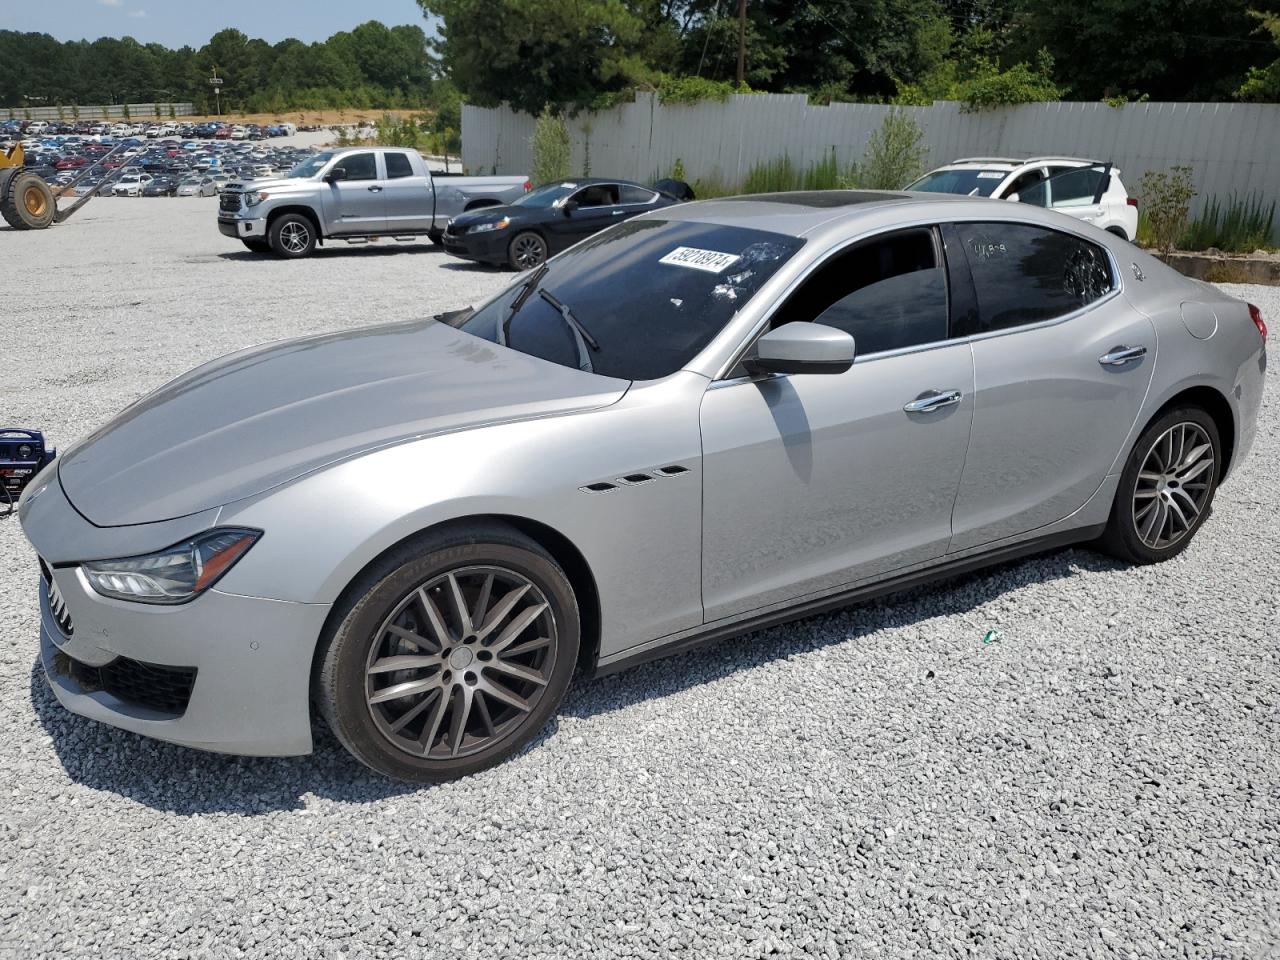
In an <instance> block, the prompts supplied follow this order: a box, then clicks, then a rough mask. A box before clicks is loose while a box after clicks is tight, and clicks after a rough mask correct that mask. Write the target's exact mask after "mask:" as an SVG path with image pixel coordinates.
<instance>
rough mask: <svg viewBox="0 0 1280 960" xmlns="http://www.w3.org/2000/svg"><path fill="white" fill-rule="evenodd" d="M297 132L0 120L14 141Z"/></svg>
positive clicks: (278, 127) (257, 136)
mask: <svg viewBox="0 0 1280 960" xmlns="http://www.w3.org/2000/svg"><path fill="white" fill-rule="evenodd" d="M297 132H298V128H297V127H296V126H294V125H293V124H292V123H272V124H256V123H228V122H224V121H220V120H209V121H205V122H204V123H182V122H179V121H177V120H170V121H168V122H167V123H162V122H159V121H157V122H154V123H134V122H132V121H129V120H118V121H115V122H108V121H99V122H96V123H95V122H93V121H89V120H77V121H75V122H68V121H61V120H17V119H9V120H3V121H0V140H2V139H6V138H7V139H11V140H17V139H21V138H24V137H47V136H56V135H63V136H92V137H107V136H109V137H117V138H123V137H145V138H147V139H151V140H158V139H160V138H161V137H182V138H184V139H197V140H266V139H267V138H269V137H289V136H293V134H295V133H297Z"/></svg>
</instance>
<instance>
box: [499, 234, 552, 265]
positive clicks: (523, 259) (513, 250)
mask: <svg viewBox="0 0 1280 960" xmlns="http://www.w3.org/2000/svg"><path fill="white" fill-rule="evenodd" d="M546 259H547V241H545V240H543V239H542V237H540V236H539V235H538V234H536V233H534V232H533V231H532V230H526V231H525V232H524V233H517V234H516V235H515V236H514V237H512V238H511V243H510V245H509V246H508V247H507V262H508V263H509V264H511V269H513V270H532V269H533V268H534V267H540V266H542V263H543V261H544V260H546Z"/></svg>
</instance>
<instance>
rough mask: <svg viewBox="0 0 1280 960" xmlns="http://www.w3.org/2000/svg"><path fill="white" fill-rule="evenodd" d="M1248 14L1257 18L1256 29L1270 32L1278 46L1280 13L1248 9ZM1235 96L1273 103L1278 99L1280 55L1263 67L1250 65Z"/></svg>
mask: <svg viewBox="0 0 1280 960" xmlns="http://www.w3.org/2000/svg"><path fill="white" fill-rule="evenodd" d="M1249 16H1251V17H1254V18H1255V19H1256V20H1258V21H1259V22H1260V23H1261V26H1260V27H1258V30H1259V31H1260V32H1265V33H1268V34H1270V35H1271V39H1272V40H1274V41H1275V43H1276V46H1277V47H1280V15H1278V14H1273V13H1263V12H1262V11H1260V10H1250V11H1249ZM1236 96H1237V97H1239V98H1240V99H1241V100H1266V101H1270V102H1273V103H1274V102H1275V101H1277V100H1280V57H1277V58H1276V59H1275V60H1272V61H1271V62H1270V63H1269V64H1267V65H1266V66H1265V67H1250V68H1249V75H1248V76H1247V77H1246V78H1245V81H1244V83H1242V84H1241V85H1240V87H1239V89H1237V90H1236Z"/></svg>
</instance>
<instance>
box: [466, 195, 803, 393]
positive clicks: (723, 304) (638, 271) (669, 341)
mask: <svg viewBox="0 0 1280 960" xmlns="http://www.w3.org/2000/svg"><path fill="white" fill-rule="evenodd" d="M803 244H804V241H803V240H801V239H799V238H797V237H788V236H784V235H782V234H778V233H768V232H765V231H763V230H750V229H746V228H744V227H737V226H726V225H723V224H715V223H694V222H686V221H667V220H648V219H639V220H631V221H628V222H627V223H622V224H619V225H618V226H616V227H614V228H613V229H611V230H606V231H604V232H603V233H598V234H596V235H595V236H593V237H590V238H588V239H587V240H584V241H583V242H581V243H579V244H578V245H577V246H576V247H574V248H573V249H571V250H568V251H566V252H565V253H563V254H561V255H560V256H558V257H556V258H555V259H553V260H551V261H549V262H548V263H547V264H546V266H545V269H544V270H539V271H537V272H536V273H535V274H532V275H529V276H527V277H524V278H521V279H520V280H518V281H517V282H516V283H515V284H513V285H512V286H511V287H509V288H508V289H506V290H505V291H503V292H502V293H501V294H499V295H498V296H497V297H495V298H494V299H493V300H491V301H489V302H488V303H487V304H485V305H484V306H483V307H481V308H480V309H479V310H478V311H476V312H474V313H472V312H470V311H460V312H459V313H458V314H455V315H453V316H450V317H448V318H447V319H446V320H445V321H444V322H447V323H449V324H450V325H452V326H456V327H460V328H461V329H462V330H465V331H466V332H468V333H471V334H474V335H475V336H477V337H481V338H483V339H485V340H489V341H490V342H493V343H500V342H503V341H504V340H505V342H506V344H507V346H509V347H511V348H512V349H513V350H519V351H521V352H522V353H528V354H531V355H533V356H536V357H542V358H543V359H544V360H550V361H552V362H553V363H559V364H563V365H565V366H569V367H579V366H582V365H583V361H584V356H583V354H584V351H583V350H582V348H581V344H580V343H579V340H578V337H579V333H578V331H576V330H575V324H576V325H580V327H581V328H582V329H585V330H587V331H589V333H590V339H591V340H594V341H595V342H596V343H597V344H598V346H599V349H594V348H593V349H591V350H589V351H587V352H586V353H587V356H586V360H587V361H589V363H590V368H591V370H592V371H593V372H595V373H598V374H601V375H603V376H606V377H616V378H618V379H622V380H654V379H657V378H659V377H665V376H667V375H668V374H671V373H674V372H675V371H676V370H679V369H680V368H681V367H683V366H684V365H685V364H687V363H688V362H689V361H690V360H692V359H693V358H694V356H696V355H697V353H698V351H700V350H701V349H702V348H703V347H705V346H706V345H707V344H708V343H710V342H711V339H712V338H713V337H714V336H715V335H716V334H718V333H719V332H720V331H721V330H722V329H724V326H725V324H727V323H728V322H729V320H730V319H732V317H733V316H734V315H735V314H736V313H737V312H738V311H739V310H741V309H742V308H743V307H744V306H745V305H746V304H747V302H748V301H749V300H750V299H751V298H752V297H753V296H754V295H755V293H756V291H758V290H759V289H760V287H761V285H763V284H764V282H765V281H766V280H768V279H769V278H770V277H771V276H773V274H774V273H775V272H776V271H777V270H778V268H779V267H781V266H782V265H783V264H784V263H786V262H787V260H789V259H790V258H791V257H792V256H793V255H794V254H795V252H796V251H797V250H799V249H800V247H801V246H802V245H803ZM530 279H534V280H535V281H536V283H537V287H538V289H539V290H547V291H554V295H553V297H551V298H547V297H543V296H532V295H529V296H522V294H524V293H526V291H525V289H524V288H525V286H526V284H527V283H528V281H529V280H530ZM619 291H627V294H625V295H623V296H619ZM527 292H528V293H529V294H532V293H533V291H532V290H530V291H527ZM553 300H554V301H558V302H559V303H560V304H563V305H564V306H565V307H567V308H568V309H569V311H571V313H572V317H573V322H570V321H569V320H568V318H567V317H566V316H565V315H564V312H563V311H562V310H560V309H557V306H556V305H555V304H554V303H553V302H552V301H553ZM513 304H518V309H517V310H516V312H515V313H514V314H513V313H512V305H513ZM504 324H505V327H506V328H505V331H504Z"/></svg>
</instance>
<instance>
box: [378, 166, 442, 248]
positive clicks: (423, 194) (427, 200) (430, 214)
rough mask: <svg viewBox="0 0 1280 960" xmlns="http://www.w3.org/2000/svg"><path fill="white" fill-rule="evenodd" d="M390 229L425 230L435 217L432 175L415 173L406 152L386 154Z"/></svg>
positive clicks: (393, 231) (384, 197)
mask: <svg viewBox="0 0 1280 960" xmlns="http://www.w3.org/2000/svg"><path fill="white" fill-rule="evenodd" d="M382 159H383V163H384V164H385V166H386V170H385V174H386V176H385V179H384V183H385V189H384V190H383V192H382V195H383V202H384V203H385V204H386V212H387V229H388V230H390V231H391V232H392V233H395V232H396V231H397V230H404V231H405V232H406V233H422V232H425V231H427V230H430V229H431V227H432V220H433V218H434V216H435V205H436V204H435V194H434V193H433V192H432V184H431V178H430V177H428V176H423V175H422V174H418V173H415V172H414V168H413V162H412V161H411V160H410V159H409V155H408V154H406V153H390V152H389V153H384V154H383V155H382Z"/></svg>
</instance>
